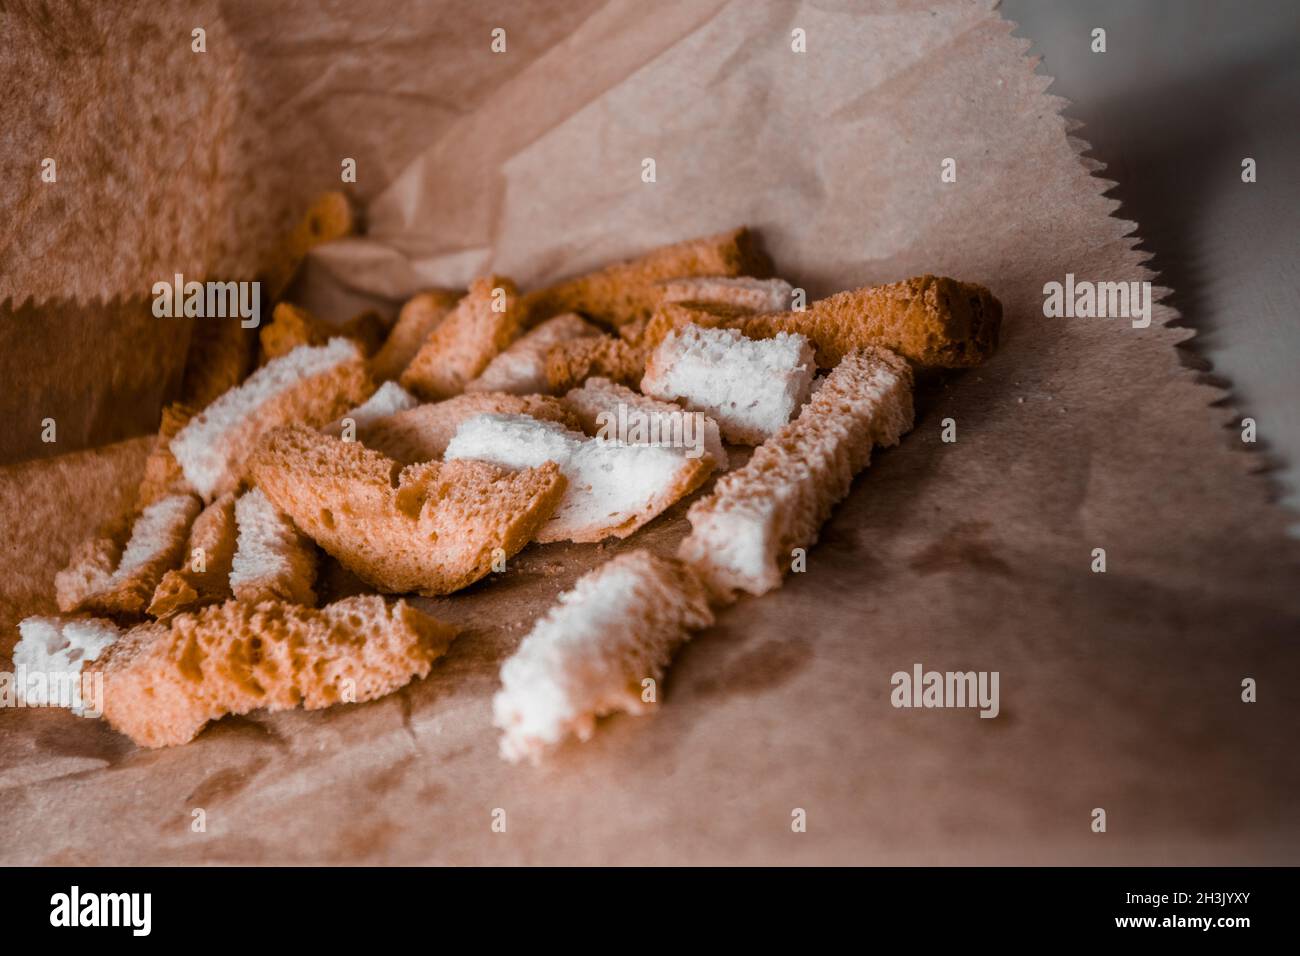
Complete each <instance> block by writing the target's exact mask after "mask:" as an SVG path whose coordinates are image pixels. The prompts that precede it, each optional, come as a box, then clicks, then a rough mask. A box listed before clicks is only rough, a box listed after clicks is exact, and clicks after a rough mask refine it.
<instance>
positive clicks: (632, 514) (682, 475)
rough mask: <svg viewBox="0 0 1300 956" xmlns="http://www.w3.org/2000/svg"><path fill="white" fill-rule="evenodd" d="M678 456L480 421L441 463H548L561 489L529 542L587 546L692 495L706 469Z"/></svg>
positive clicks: (486, 418) (505, 419)
mask: <svg viewBox="0 0 1300 956" xmlns="http://www.w3.org/2000/svg"><path fill="white" fill-rule="evenodd" d="M686 452H687V449H685V448H669V447H665V446H655V445H631V444H628V443H627V442H621V441H606V440H605V439H601V438H588V437H587V436H586V435H583V434H582V433H581V432H575V431H571V430H570V429H568V428H565V427H564V426H563V425H561V424H559V423H557V422H543V421H538V420H537V419H535V418H530V417H528V416H527V415H492V414H486V415H476V416H474V417H473V418H470V419H467V420H466V421H464V422H462V423H461V425H460V427H459V428H458V429H457V430H456V434H455V436H453V437H452V440H451V442H450V443H449V444H448V445H447V451H446V453H445V454H444V456H443V457H444V459H445V460H446V461H454V460H456V459H461V458H468V459H475V460H478V461H485V462H489V463H491V464H494V465H497V466H499V467H502V468H509V469H511V470H519V469H522V468H532V467H536V466H538V465H541V464H543V463H544V462H547V461H553V462H555V463H556V464H557V465H559V466H560V471H561V472H562V473H563V474H564V477H565V479H566V480H567V482H568V484H567V486H566V488H565V490H564V497H563V498H561V499H560V504H559V506H558V507H557V508H556V509H555V512H554V513H553V514H552V515H551V517H550V519H549V520H548V521H547V522H546V523H545V524H544V525H543V526H542V529H541V530H540V531H539V532H538V534H537V540H538V541H579V542H588V541H600V540H602V539H604V538H607V537H609V536H611V535H614V536H617V537H620V538H624V537H627V536H628V535H629V534H631V533H632V532H633V531H635V530H636V529H637V528H639V527H641V526H642V525H643V524H645V523H646V522H647V521H649V520H651V519H652V518H654V517H655V516H656V515H658V514H660V513H661V512H662V511H663V510H664V509H666V508H667V507H668V506H669V505H671V504H672V503H673V502H675V501H677V500H678V499H679V498H681V497H683V496H684V495H686V494H689V493H690V492H691V491H693V490H694V489H695V488H697V487H698V486H699V484H700V483H701V482H702V481H703V480H704V479H705V477H707V475H708V473H709V472H710V471H711V470H712V463H711V461H709V460H708V459H707V458H706V457H703V456H700V457H696V458H689V457H687V455H686Z"/></svg>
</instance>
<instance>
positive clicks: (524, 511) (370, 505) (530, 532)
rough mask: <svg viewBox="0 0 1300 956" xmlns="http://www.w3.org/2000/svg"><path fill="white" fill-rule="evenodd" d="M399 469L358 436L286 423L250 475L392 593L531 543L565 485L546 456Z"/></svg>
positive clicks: (438, 589)
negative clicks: (523, 466)
mask: <svg viewBox="0 0 1300 956" xmlns="http://www.w3.org/2000/svg"><path fill="white" fill-rule="evenodd" d="M400 467H401V466H400V465H399V464H398V463H397V462H395V461H393V460H392V459H391V458H387V457H385V456H384V455H381V454H379V453H378V452H375V451H371V450H370V449H368V448H363V447H362V446H361V445H359V444H357V443H356V442H344V441H339V440H338V439H336V438H329V437H326V436H325V435H322V434H320V433H319V432H316V431H312V430H311V429H306V428H301V427H298V426H290V427H288V428H283V429H279V430H277V431H275V432H273V433H272V434H271V435H269V436H267V438H266V440H265V441H264V442H263V443H262V445H261V446H260V447H259V448H258V451H257V453H256V455H254V457H253V460H252V463H251V464H250V467H249V473H250V475H251V476H252V478H253V481H254V482H255V483H256V484H257V486H258V487H259V488H261V489H262V490H263V491H264V492H266V496H267V497H268V498H269V499H270V500H271V502H272V504H274V505H275V506H276V507H277V508H279V509H280V510H281V511H283V512H285V513H286V514H288V515H289V517H290V518H292V519H293V523H294V524H295V525H297V526H298V529H299V530H300V531H302V532H303V533H304V534H306V535H308V536H309V537H311V538H312V540H314V541H315V542H316V543H317V544H319V545H320V546H321V547H322V548H324V549H325V550H326V551H328V552H329V553H330V554H332V555H333V556H334V557H336V558H337V559H338V560H339V562H340V563H342V564H343V566H344V567H346V568H347V569H348V570H350V571H352V572H353V573H354V574H356V575H357V576H358V577H360V578H361V579H362V580H363V581H365V582H367V583H368V584H370V585H372V586H373V587H376V588H378V589H379V590H381V591H386V592H390V593H398V594H400V593H405V592H408V591H418V592H420V593H421V594H427V595H436V594H450V593H451V592H452V591H458V590H460V589H461V588H463V587H467V586H468V585H470V584H473V583H474V582H475V581H477V580H478V579H479V578H482V577H483V576H485V575H486V574H488V573H489V572H490V571H491V570H492V564H493V561H494V560H495V559H499V558H501V557H503V556H504V557H509V556H510V555H513V554H515V553H516V552H518V551H519V550H520V549H521V548H522V547H523V546H524V545H526V544H527V543H528V542H529V541H531V540H532V539H533V537H534V536H535V535H536V534H537V531H538V529H539V528H540V527H541V526H542V524H543V523H544V522H545V521H546V519H547V518H549V517H550V515H551V512H552V511H554V510H555V507H556V505H557V504H559V501H560V497H561V496H562V495H563V493H564V476H563V475H562V474H561V473H560V469H559V467H558V466H556V465H555V464H554V463H552V462H547V463H545V464H542V465H541V466H540V467H538V468H530V469H528V470H526V471H522V472H520V473H518V474H508V473H507V472H506V471H504V470H503V469H501V468H497V467H494V466H492V465H488V464H484V463H483V462H450V463H447V464H443V463H441V462H426V463H424V464H420V465H412V466H410V467H409V468H405V469H402V470H401V473H400V474H398V469H399V468H400ZM395 475H396V476H397V480H396V483H394V481H393V478H394V476H395Z"/></svg>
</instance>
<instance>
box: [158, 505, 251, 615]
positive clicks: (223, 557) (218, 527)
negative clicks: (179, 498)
mask: <svg viewBox="0 0 1300 956" xmlns="http://www.w3.org/2000/svg"><path fill="white" fill-rule="evenodd" d="M235 539H236V527H235V496H234V494H233V493H229V494H225V495H222V496H221V497H220V498H218V499H217V500H216V501H214V502H212V504H210V505H208V506H207V507H206V508H204V509H203V511H202V513H200V514H199V516H198V517H197V518H195V519H194V526H193V527H192V528H191V529H190V540H189V541H188V542H187V544H186V546H185V552H184V553H183V554H182V555H181V562H182V564H181V567H179V568H175V569H173V570H170V571H168V572H167V573H166V574H164V575H163V577H162V580H161V581H159V582H158V587H156V588H155V589H154V592H153V598H152V600H151V601H150V602H149V614H151V615H152V616H153V617H166V616H168V615H170V614H176V613H179V612H180V611H188V610H192V609H194V608H196V607H201V606H203V605H205V604H213V603H215V602H217V601H224V600H226V599H227V598H228V597H230V565H231V562H232V560H233V559H234V556H235ZM200 548H201V549H202V551H203V561H202V565H201V568H202V569H201V570H200V569H199V568H198V566H196V564H195V561H196V558H197V555H196V551H197V550H198V549H200Z"/></svg>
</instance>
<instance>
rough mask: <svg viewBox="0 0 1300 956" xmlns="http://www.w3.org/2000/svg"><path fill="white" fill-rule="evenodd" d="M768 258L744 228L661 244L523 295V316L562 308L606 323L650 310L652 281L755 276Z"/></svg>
mask: <svg viewBox="0 0 1300 956" xmlns="http://www.w3.org/2000/svg"><path fill="white" fill-rule="evenodd" d="M770 271H771V263H770V261H769V260H768V258H767V256H766V255H764V254H763V252H762V250H761V249H760V248H759V245H758V241H757V238H756V237H755V236H754V234H753V233H751V232H750V231H749V230H748V229H745V228H744V227H742V228H740V229H732V230H731V231H730V232H723V233H718V234H717V235H713V236H704V237H701V238H699V239H690V240H687V241H686V242H679V243H675V244H674V245H671V246H661V247H660V248H658V249H653V250H651V251H650V252H648V253H646V254H645V255H643V256H639V257H637V258H635V259H628V260H626V261H624V262H619V263H615V264H614V265H610V266H606V267H605V268H604V269H600V270H598V271H596V272H591V273H588V274H587V275H582V276H578V277H577V278H574V279H569V280H568V281H567V282H561V283H559V284H557V285H553V286H550V287H549V288H545V289H538V290H537V291H535V292H531V293H529V294H528V295H526V296H525V297H524V304H525V306H526V308H527V310H528V322H529V324H530V325H536V324H537V323H538V322H541V321H542V320H543V319H549V318H550V317H551V316H553V315H559V314H560V313H561V312H581V313H582V314H583V315H585V316H587V317H588V318H590V319H594V320H596V321H598V322H601V323H602V324H604V325H607V326H609V327H611V328H618V327H619V326H621V325H624V324H626V323H628V322H635V321H636V320H637V319H641V318H645V317H647V316H649V315H650V313H651V312H652V311H654V307H655V305H656V304H658V302H659V297H660V294H661V290H660V289H659V288H658V285H657V283H659V282H662V281H663V280H665V279H675V278H678V277H682V276H740V275H752V276H759V277H760V278H761V277H763V276H766V275H768V274H769V273H770Z"/></svg>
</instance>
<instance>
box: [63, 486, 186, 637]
mask: <svg viewBox="0 0 1300 956" xmlns="http://www.w3.org/2000/svg"><path fill="white" fill-rule="evenodd" d="M200 507H201V505H200V503H199V499H198V498H196V497H194V496H193V495H171V496H169V497H167V498H163V499H162V500H161V501H156V502H154V503H153V504H151V505H150V506H149V507H147V508H145V509H144V511H142V512H140V514H139V515H138V516H137V517H136V519H135V523H134V524H133V525H132V526H131V537H130V539H129V540H128V541H127V543H126V547H125V548H123V549H122V551H121V553H120V557H119V559H118V560H117V562H116V564H115V566H114V568H113V571H112V573H110V574H107V575H104V573H103V571H104V568H105V565H106V560H103V559H107V557H108V556H109V554H110V553H111V550H112V549H111V547H110V548H103V547H98V546H92V548H91V549H90V551H89V554H82V555H79V556H78V559H85V558H87V557H89V559H90V564H89V565H80V566H79V565H77V564H76V560H78V559H74V564H73V565H71V566H69V567H68V568H66V569H64V570H63V571H61V572H59V574H58V575H57V576H56V578H55V587H56V589H57V591H58V595H59V610H61V611H64V612H72V613H79V612H86V613H90V614H94V615H98V616H101V617H138V616H140V615H142V614H144V611H145V608H147V607H148V606H149V603H150V601H151V600H152V598H153V593H154V590H155V589H156V588H157V587H158V582H159V581H161V580H162V577H163V575H164V574H166V573H167V572H168V571H170V570H171V569H172V568H174V567H176V566H177V565H178V564H180V561H181V556H182V554H183V553H184V551H185V542H186V539H187V538H188V537H189V531H190V525H191V524H193V522H194V519H195V517H196V516H197V515H198V513H199V509H200ZM108 541H109V539H102V540H101V541H100V542H99V545H103V544H104V543H107V542H108Z"/></svg>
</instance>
